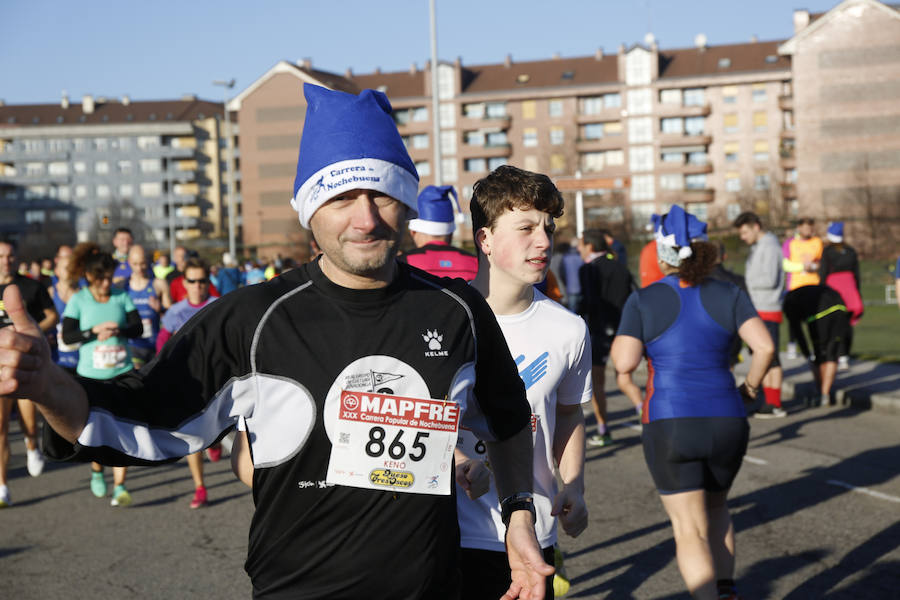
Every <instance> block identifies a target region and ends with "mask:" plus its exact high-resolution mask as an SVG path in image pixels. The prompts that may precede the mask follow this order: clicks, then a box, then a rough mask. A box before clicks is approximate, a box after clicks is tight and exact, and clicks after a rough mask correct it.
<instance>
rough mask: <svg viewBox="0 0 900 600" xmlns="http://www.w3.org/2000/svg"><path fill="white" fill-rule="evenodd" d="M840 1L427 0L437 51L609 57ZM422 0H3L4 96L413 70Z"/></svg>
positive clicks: (777, 25)
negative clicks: (296, 69)
mask: <svg viewBox="0 0 900 600" xmlns="http://www.w3.org/2000/svg"><path fill="white" fill-rule="evenodd" d="M837 4H838V0H796V1H792V0H753V1H747V0H740V1H737V0H593V1H590V0H553V1H547V0H543V1H536V0H437V15H438V56H439V58H440V59H442V60H453V59H455V58H456V57H460V58H461V59H462V61H463V64H470V65H476V64H485V63H497V62H501V61H502V60H503V59H504V57H505V56H506V54H507V53H509V54H511V55H512V57H513V60H514V61H515V60H533V59H543V58H549V57H551V56H552V55H553V53H555V52H558V53H560V54H561V55H562V56H584V55H589V54H593V53H594V51H595V50H596V49H597V48H598V47H602V48H603V49H604V51H605V52H607V53H613V52H615V51H616V48H617V47H618V45H619V44H620V43H624V44H626V45H630V44H633V43H635V42H640V41H641V40H642V39H643V38H644V35H645V34H646V33H647V32H648V31H651V32H653V34H654V35H655V36H656V38H657V40H658V41H659V45H660V47H661V48H680V47H685V46H691V45H692V44H693V38H694V36H695V35H696V34H697V33H701V32H702V33H705V34H706V35H707V37H708V39H709V43H710V44H725V43H733V42H744V41H748V40H749V39H750V37H751V36H752V35H756V36H758V38H759V39H760V40H775V39H787V38H788V37H790V36H791V34H792V32H793V26H792V14H793V9H794V8H806V9H808V10H810V11H812V12H821V11H824V10H828V9H829V8H831V7H833V6H835V5H837ZM428 14H429V13H428V0H395V1H382V2H377V1H373V0H325V1H323V0H293V1H291V0H255V1H245V2H238V1H232V0H219V1H216V2H212V1H209V0H177V1H174V0H155V1H153V2H145V1H141V0H83V1H80V2H79V1H72V0H65V1H63V0H7V1H6V2H4V7H3V16H2V18H0V40H2V42H0V99H2V100H4V101H6V103H7V104H23V103H52V102H57V101H58V100H59V98H60V95H61V93H62V91H63V90H66V91H67V92H68V94H69V97H70V98H72V99H79V98H80V97H81V96H82V94H94V95H96V96H109V97H114V96H121V95H122V94H128V95H130V96H131V98H132V99H134V100H152V99H171V98H177V97H179V96H181V95H182V94H185V93H194V94H197V95H199V96H200V97H201V98H205V99H210V100H220V99H221V98H222V89H221V88H218V87H215V86H213V85H212V84H211V82H212V81H213V80H216V79H230V78H235V79H236V80H237V85H236V87H235V91H234V92H233V94H232V95H234V94H236V93H237V92H238V91H240V90H241V89H243V88H245V87H247V86H248V85H250V84H251V83H252V82H253V81H254V80H255V79H256V78H257V77H259V76H260V75H262V74H263V73H264V72H265V71H266V70H267V69H269V68H270V67H271V66H272V65H274V64H275V63H276V62H278V61H279V60H291V61H296V60H298V59H301V58H310V59H312V61H313V66H314V67H316V68H319V69H324V70H329V71H335V72H338V73H343V72H344V70H345V69H346V68H347V67H351V68H352V69H353V71H354V72H356V73H368V72H371V71H373V70H374V69H375V68H376V67H381V69H382V70H384V71H394V70H404V69H407V68H409V66H410V63H411V62H413V61H415V62H416V63H417V64H418V65H419V67H420V68H421V67H422V66H423V65H424V63H425V61H426V60H427V59H428V58H429V55H430V45H429V37H428V28H429V21H428V18H429V17H428Z"/></svg>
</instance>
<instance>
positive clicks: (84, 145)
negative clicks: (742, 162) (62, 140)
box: [72, 138, 88, 152]
mask: <svg viewBox="0 0 900 600" xmlns="http://www.w3.org/2000/svg"><path fill="white" fill-rule="evenodd" d="M72 146H73V147H74V149H75V152H85V151H87V149H88V141H87V140H86V139H84V138H75V139H74V140H72Z"/></svg>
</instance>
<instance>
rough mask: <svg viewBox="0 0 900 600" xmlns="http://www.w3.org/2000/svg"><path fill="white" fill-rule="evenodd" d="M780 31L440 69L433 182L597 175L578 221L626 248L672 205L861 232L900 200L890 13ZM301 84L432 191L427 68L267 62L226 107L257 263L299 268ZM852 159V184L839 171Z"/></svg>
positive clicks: (843, 8)
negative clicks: (289, 257)
mask: <svg viewBox="0 0 900 600" xmlns="http://www.w3.org/2000/svg"><path fill="white" fill-rule="evenodd" d="M794 21H795V36H794V37H793V38H791V39H790V40H787V41H785V40H781V41H751V42H748V43H741V44H729V45H719V46H710V45H708V44H707V43H706V41H705V37H704V36H702V35H699V36H697V38H696V40H695V46H694V47H691V48H680V49H672V50H666V49H660V48H659V47H658V45H657V43H656V41H655V40H654V39H653V38H652V36H648V38H647V39H645V40H644V43H642V44H635V45H633V46H631V47H627V48H626V47H624V46H620V47H619V48H618V49H617V51H616V52H615V53H610V54H608V53H604V52H603V51H602V50H597V51H596V52H595V53H594V54H593V55H591V56H583V57H576V58H560V57H553V58H551V59H549V60H540V61H529V62H517V61H514V60H513V58H512V57H509V56H508V57H507V58H506V60H505V61H503V62H502V63H497V64H490V65H479V66H469V65H463V64H462V63H461V61H460V60H456V61H454V62H439V64H438V67H437V68H438V73H437V80H438V90H437V92H438V98H439V113H438V115H437V119H438V122H439V129H440V133H439V139H438V140H437V143H438V144H440V149H441V156H442V160H441V173H442V179H443V183H452V184H453V185H455V186H457V188H458V189H459V190H460V191H461V192H462V194H461V195H462V198H463V199H468V198H469V197H470V194H471V189H472V184H473V183H474V182H475V181H477V180H478V179H479V178H481V177H483V176H484V175H485V174H487V173H488V172H489V171H490V170H492V169H494V168H496V167H497V166H499V165H502V164H506V163H509V164H514V165H517V166H521V167H523V168H525V169H529V170H534V171H541V172H545V173H548V174H550V175H551V176H553V177H554V178H557V179H558V180H560V181H563V180H567V179H571V178H572V177H573V176H574V175H575V174H576V172H580V174H581V176H582V177H583V178H585V179H586V180H591V178H594V177H603V178H606V179H608V180H611V181H614V182H616V184H619V185H621V187H619V188H618V189H616V184H613V185H612V186H611V187H612V188H613V189H595V190H590V189H589V190H586V192H585V206H586V213H587V215H586V220H587V221H588V222H589V223H590V222H592V221H602V222H604V223H607V224H609V225H610V226H612V227H613V228H614V229H616V230H618V231H620V232H622V231H623V230H624V233H625V234H626V235H627V233H628V231H629V230H630V231H635V230H640V228H641V227H642V225H643V224H644V223H646V222H647V218H648V217H649V215H650V214H652V213H653V212H659V211H665V210H667V208H668V207H669V206H670V205H671V204H672V203H675V202H678V203H681V204H684V205H686V207H687V209H688V210H690V211H691V212H693V213H695V214H697V215H698V216H700V217H701V218H704V219H708V220H710V221H711V223H712V224H713V225H714V226H720V227H727V225H728V223H730V221H731V219H733V217H734V216H735V215H737V214H738V213H739V212H740V211H742V210H746V209H752V210H756V211H758V212H760V213H762V214H765V215H767V216H768V217H769V218H770V219H771V220H772V221H774V222H786V221H787V220H789V219H790V218H791V217H793V216H797V215H799V214H811V215H814V216H817V217H819V218H820V219H821V220H825V219H829V218H845V217H847V218H848V219H849V220H853V219H855V218H858V219H860V221H859V223H860V225H859V226H860V227H862V226H863V225H862V224H861V223H863V222H864V221H865V215H861V214H859V215H858V214H857V213H850V212H848V211H847V210H845V209H846V207H847V206H848V203H849V204H850V205H853V206H857V207H858V206H859V205H861V204H864V202H860V201H859V199H860V198H864V199H867V200H866V201H867V202H868V203H869V205H871V206H874V208H873V209H872V210H869V213H872V212H873V210H874V211H875V212H878V211H881V210H884V211H887V212H890V211H889V209H890V210H893V209H894V208H895V207H896V205H897V203H898V200H897V183H898V182H900V179H898V174H900V170H898V167H900V163H898V152H900V141H898V127H900V114H898V113H900V109H898V106H900V104H898V102H897V100H898V98H900V92H898V90H900V77H898V74H897V71H898V69H900V58H898V56H900V45H898V43H897V40H900V35H898V27H900V13H898V11H897V8H896V7H894V6H888V5H884V4H881V3H879V2H877V1H876V0H845V1H844V2H842V3H840V4H839V5H837V6H836V7H835V8H834V9H832V10H831V11H829V12H827V13H823V14H813V15H810V14H809V13H808V12H806V11H796V12H795V15H794ZM832 31H834V34H832ZM839 31H840V32H842V33H841V34H840V35H839V34H838V32H839ZM823 56H824V57H825V58H823ZM873 57H877V58H875V59H873ZM823 61H824V62H823ZM829 61H830V62H829ZM826 81H830V82H831V83H827V84H826V83H825V82H826ZM303 82H311V83H316V84H319V85H325V86H328V87H332V88H334V89H340V90H345V91H349V92H357V91H359V90H361V89H364V88H375V89H381V90H383V91H384V92H385V93H386V94H387V95H388V97H389V98H390V99H391V102H392V104H393V106H394V111H395V119H396V121H397V124H398V127H399V130H400V133H401V135H403V137H404V139H405V140H406V141H407V145H408V147H409V151H410V155H411V156H412V158H413V161H414V162H415V163H416V167H417V168H418V170H419V174H420V176H421V181H422V185H427V184H429V183H432V182H433V179H434V177H433V172H434V165H433V164H432V162H433V160H434V157H433V155H434V148H433V144H434V143H435V140H434V139H433V130H434V125H433V118H434V115H432V114H431V112H432V111H431V72H430V65H426V66H425V68H424V69H420V68H418V67H417V66H416V65H415V64H413V65H412V66H411V67H410V69H409V70H407V71H400V72H389V73H386V72H381V71H379V70H376V71H375V72H374V73H367V74H354V73H353V72H352V71H350V70H348V71H347V72H346V73H344V74H337V73H329V72H325V71H321V70H317V69H314V68H313V67H312V65H311V64H310V61H301V62H300V63H297V64H294V63H289V62H280V63H278V64H277V65H275V66H274V67H273V68H271V69H270V70H269V71H267V72H266V73H265V74H264V75H263V76H262V77H260V78H259V79H258V80H256V81H255V82H254V83H253V84H252V85H250V86H249V87H248V88H246V89H245V90H243V91H242V92H241V93H240V94H239V95H237V96H236V97H235V98H234V99H232V100H231V101H230V102H229V107H230V109H231V110H234V111H236V112H237V113H238V115H239V116H238V121H239V123H240V125H241V161H242V169H243V174H242V177H243V193H242V198H243V203H244V206H243V210H244V225H245V226H244V243H245V244H246V245H247V246H250V247H255V248H259V249H260V253H261V254H263V255H266V254H272V253H274V252H276V251H282V252H287V253H292V254H296V255H298V256H302V255H303V254H304V253H305V240H306V234H304V233H303V232H302V231H301V230H300V229H299V226H298V225H297V219H296V215H295V214H294V213H293V211H292V210H291V209H290V206H289V205H288V200H289V198H290V195H291V189H292V182H293V177H294V173H295V161H296V152H297V145H298V142H299V139H300V135H301V132H302V120H303V115H304V112H305V108H306V107H305V104H304V100H303V95H302V84H303ZM831 94H837V96H836V97H835V99H831V96H830V95H831ZM826 99H827V102H826V101H825V100H826ZM823 136H824V137H823ZM862 146H865V148H864V149H863V148H862ZM838 147H839V148H840V150H838V149H837V148H838ZM859 160H863V163H864V164H866V165H867V169H866V170H865V177H866V178H867V180H866V183H865V184H860V183H859V182H860V181H861V179H860V178H861V177H862V175H860V173H859V169H855V168H854V169H851V168H849V167H847V165H848V164H850V163H851V162H852V161H857V162H858V161H859ZM854 164H855V163H854ZM835 166H840V169H841V171H840V172H835ZM823 173H824V176H823ZM851 174H852V175H851ZM854 182H855V183H854ZM853 190H855V191H853ZM863 190H865V191H863ZM854 194H855V195H854ZM870 196H871V198H870ZM854 198H855V199H854ZM869 221H872V220H871V219H869ZM886 222H887V221H884V220H882V221H881V222H880V223H881V226H884V223H886ZM564 225H566V223H564ZM568 225H570V226H571V223H568ZM853 227H856V225H851V229H852V228H853ZM461 234H462V236H463V238H464V239H466V238H467V237H468V233H467V231H466V228H465V227H463V228H461ZM850 239H853V236H852V235H851V236H850ZM286 240H287V244H285V241H286ZM854 241H856V242H859V245H861V246H863V247H864V248H865V247H866V244H865V243H863V242H862V240H854ZM265 248H269V250H268V251H266V250H264V249H265Z"/></svg>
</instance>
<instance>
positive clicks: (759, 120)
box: [753, 110, 768, 133]
mask: <svg viewBox="0 0 900 600" xmlns="http://www.w3.org/2000/svg"><path fill="white" fill-rule="evenodd" d="M767 125H768V115H767V114H766V111H764V110H757V111H754V113H753V131H755V132H756V133H765V131H766V126H767Z"/></svg>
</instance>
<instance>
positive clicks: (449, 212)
mask: <svg viewBox="0 0 900 600" xmlns="http://www.w3.org/2000/svg"><path fill="white" fill-rule="evenodd" d="M451 196H452V197H453V200H451V199H450V197H451ZM454 202H456V205H457V210H458V209H459V200H458V199H457V196H456V191H455V190H454V189H453V186H452V185H442V186H434V185H429V186H428V187H426V188H425V189H423V190H422V192H421V193H420V194H419V198H418V209H419V218H418V219H413V220H412V221H410V222H409V235H410V236H411V237H412V239H413V242H414V243H415V244H416V249H415V250H411V251H410V252H407V253H406V254H405V255H404V256H402V257H401V259H403V260H406V262H407V263H409V264H411V265H412V266H414V267H418V268H419V269H422V270H423V271H428V272H429V273H431V274H432V275H437V276H438V277H460V278H462V279H465V280H466V281H471V280H473V279H475V274H476V273H477V272H478V259H477V258H476V257H475V255H473V254H469V253H468V252H466V251H465V250H460V249H459V248H455V247H453V246H451V245H450V239H451V238H452V237H453V232H454V231H455V230H456V223H455V220H454V218H453V203H454Z"/></svg>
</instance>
